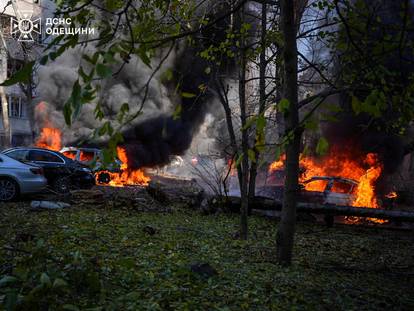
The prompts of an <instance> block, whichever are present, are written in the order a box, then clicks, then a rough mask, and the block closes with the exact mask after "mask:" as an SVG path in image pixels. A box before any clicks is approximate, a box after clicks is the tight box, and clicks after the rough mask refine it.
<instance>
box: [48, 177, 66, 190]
mask: <svg viewBox="0 0 414 311" xmlns="http://www.w3.org/2000/svg"><path fill="white" fill-rule="evenodd" d="M52 187H53V189H54V190H55V191H56V192H59V193H68V192H69V191H70V179H69V177H66V176H61V177H58V178H56V179H55V180H54V181H53V185H52Z"/></svg>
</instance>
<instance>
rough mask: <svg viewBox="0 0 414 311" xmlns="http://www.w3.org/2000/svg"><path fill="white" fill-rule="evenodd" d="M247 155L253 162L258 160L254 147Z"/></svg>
mask: <svg viewBox="0 0 414 311" xmlns="http://www.w3.org/2000/svg"><path fill="white" fill-rule="evenodd" d="M247 156H248V157H249V160H250V161H252V162H253V163H255V162H256V152H254V150H252V149H249V150H247Z"/></svg>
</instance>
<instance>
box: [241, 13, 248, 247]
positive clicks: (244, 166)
mask: <svg viewBox="0 0 414 311" xmlns="http://www.w3.org/2000/svg"><path fill="white" fill-rule="evenodd" d="M241 21H244V7H242V9H241ZM244 40H245V38H243V36H242V37H241V38H240V71H239V105H240V121H241V126H242V130H241V132H242V155H243V158H242V160H241V171H242V178H241V184H240V196H241V207H240V238H241V239H244V240H246V239H247V235H248V224H247V216H248V210H249V197H248V189H247V187H248V183H249V158H248V150H249V142H248V139H249V137H248V132H247V131H248V130H249V129H248V128H246V126H245V125H246V123H247V114H246V108H247V107H246V106H247V105H246V67H247V59H246V47H245V42H244Z"/></svg>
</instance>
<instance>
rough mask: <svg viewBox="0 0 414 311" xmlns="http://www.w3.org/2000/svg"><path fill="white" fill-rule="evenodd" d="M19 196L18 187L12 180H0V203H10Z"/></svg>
mask: <svg viewBox="0 0 414 311" xmlns="http://www.w3.org/2000/svg"><path fill="white" fill-rule="evenodd" d="M18 196H19V185H18V184H17V183H16V182H15V181H14V180H12V179H9V178H2V179H0V201H12V200H14V199H16V198H17V197H18Z"/></svg>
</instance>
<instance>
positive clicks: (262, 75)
mask: <svg viewBox="0 0 414 311" xmlns="http://www.w3.org/2000/svg"><path fill="white" fill-rule="evenodd" d="M261 13H262V21H261V24H262V25H261V33H260V46H261V51H260V62H259V115H261V114H262V113H264V111H265V109H266V65H267V60H266V27H267V24H266V23H267V8H266V4H265V3H262V12H261ZM255 136H256V139H257V137H258V132H257V129H256V135H255ZM256 142H257V140H256ZM254 152H255V161H254V162H253V163H252V164H251V167H250V174H249V177H250V179H249V201H250V200H251V199H252V198H253V197H254V196H255V195H256V177H257V164H258V163H259V159H260V151H259V150H257V148H255V149H254ZM249 214H250V209H249Z"/></svg>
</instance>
